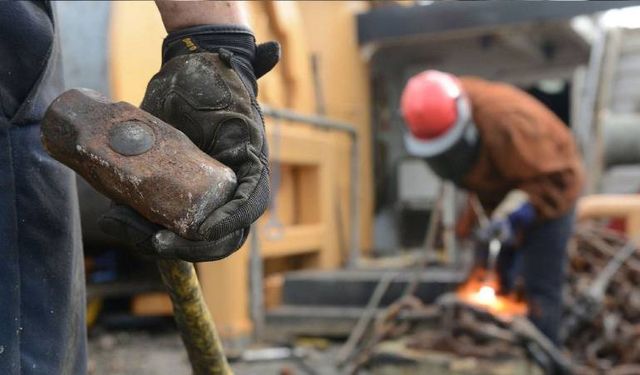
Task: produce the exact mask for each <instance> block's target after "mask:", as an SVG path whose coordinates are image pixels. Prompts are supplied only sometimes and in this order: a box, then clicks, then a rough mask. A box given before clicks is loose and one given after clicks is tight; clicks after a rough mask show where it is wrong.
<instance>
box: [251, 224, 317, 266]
mask: <svg viewBox="0 0 640 375" xmlns="http://www.w3.org/2000/svg"><path fill="white" fill-rule="evenodd" d="M324 234H325V228H324V225H322V224H308V225H295V226H290V227H285V228H284V229H283V232H282V238H269V237H268V236H265V235H264V234H262V233H261V235H260V248H261V250H262V256H263V257H264V258H273V257H282V256H287V255H295V254H306V253H312V252H317V251H319V250H320V249H321V248H322V245H323V238H324V237H325V236H324Z"/></svg>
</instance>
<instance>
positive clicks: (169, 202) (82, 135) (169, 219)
mask: <svg viewBox="0 0 640 375" xmlns="http://www.w3.org/2000/svg"><path fill="white" fill-rule="evenodd" d="M42 141H43V144H44V146H45V148H46V150H47V151H48V152H49V153H50V154H51V156H53V157H54V158H55V159H57V160H58V161H60V162H62V163H64V164H66V165H67V166H69V167H71V168H72V169H73V170H75V171H76V172H77V173H78V174H79V175H81V176H82V177H84V178H85V179H86V180H87V182H89V184H91V185H92V186H93V187H94V188H95V189H97V190H98V191H100V192H101V193H103V194H105V195H106V196H108V197H109V198H111V199H113V200H114V201H116V202H118V203H123V204H127V205H129V206H131V207H132V208H133V209H135V210H136V211H138V213H140V214H141V215H142V216H144V217H145V218H147V219H148V220H150V221H151V222H154V223H156V224H159V225H162V226H164V227H166V228H167V229H169V230H171V231H173V232H175V233H177V234H179V235H181V236H183V237H185V238H187V239H198V237H197V229H198V226H199V225H200V224H201V221H202V220H203V219H204V218H203V217H202V216H203V214H204V213H207V212H211V211H212V210H213V209H215V208H217V207H219V206H221V205H222V204H224V203H225V202H226V201H227V200H228V199H229V198H230V197H231V196H232V195H233V192H234V190H235V187H236V179H235V174H234V173H233V171H232V170H230V169H229V168H228V167H226V166H224V165H222V164H221V163H219V162H217V161H215V160H213V159H211V158H210V157H209V156H208V155H206V154H205V153H203V152H202V151H200V150H199V149H198V148H197V147H196V146H195V145H194V144H193V143H191V141H190V140H189V139H188V138H187V136H186V135H184V134H183V133H182V132H180V131H179V130H177V129H175V128H173V127H172V126H170V125H168V124H166V123H165V122H163V121H161V120H160V119H158V118H156V117H154V116H152V115H150V114H149V113H146V112H145V111H143V110H140V109H138V108H137V107H135V106H133V105H131V104H128V103H124V102H120V103H111V102H109V101H108V100H107V99H106V98H105V97H103V96H102V95H100V94H99V93H97V92H95V91H92V90H85V89H74V90H69V91H67V92H65V93H63V94H62V95H60V96H59V97H58V98H56V99H55V100H54V101H53V102H52V103H51V105H50V106H49V108H48V109H47V112H46V114H45V117H44V120H43V122H42ZM158 268H159V270H160V274H161V276H162V281H163V282H164V285H165V286H166V288H167V290H168V292H169V296H170V297H171V301H172V303H173V311H174V318H175V321H176V324H177V325H178V328H179V330H180V333H181V336H182V341H183V342H184V345H185V347H186V349H187V353H188V355H189V360H190V362H191V367H192V368H193V373H194V374H195V375H211V374H224V375H226V374H231V373H232V371H231V369H230V367H229V365H228V363H227V360H226V357H225V356H224V352H223V349H222V344H221V343H220V339H219V337H218V334H217V332H216V329H215V325H214V323H213V320H212V319H211V315H210V314H209V310H208V309H207V306H206V304H205V302H204V299H203V297H202V292H201V290H200V285H199V283H198V279H197V277H196V273H195V267H194V266H193V264H192V263H189V262H184V261H181V260H165V259H163V260H159V261H158Z"/></svg>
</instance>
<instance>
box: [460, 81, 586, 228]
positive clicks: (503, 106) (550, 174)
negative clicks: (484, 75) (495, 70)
mask: <svg viewBox="0 0 640 375" xmlns="http://www.w3.org/2000/svg"><path fill="white" fill-rule="evenodd" d="M460 81H461V83H462V86H463V87H464V90H465V91H466V93H467V95H468V97H469V99H470V102H471V107H472V113H473V120H474V122H475V125H476V127H477V128H478V132H479V134H480V138H481V146H480V153H479V156H478V161H477V162H476V164H475V165H474V166H473V167H472V169H471V171H470V172H469V173H468V174H467V176H466V178H465V180H464V185H465V186H466V187H467V188H468V189H469V190H472V191H473V192H475V193H476V194H477V195H478V198H479V199H480V202H481V203H482V205H483V206H484V207H485V209H486V210H487V211H488V212H491V211H493V209H495V208H496V206H497V205H498V204H499V203H500V202H501V201H502V199H503V198H504V197H505V196H506V194H507V193H508V192H509V191H511V190H513V189H521V190H524V191H525V192H527V193H528V194H529V199H530V202H531V203H532V204H533V206H534V207H535V208H536V211H537V213H538V217H539V218H540V219H552V218H557V217H559V216H561V215H563V214H564V213H566V212H567V211H569V210H570V209H571V208H572V207H573V205H574V204H575V201H576V199H577V197H578V195H579V194H580V192H581V190H582V184H583V179H584V177H583V175H584V173H583V170H582V164H581V161H580V156H579V154H578V151H577V148H576V144H575V142H574V140H573V137H572V135H571V133H570V131H569V129H568V128H567V126H566V125H565V124H564V123H563V122H562V121H561V120H560V119H559V118H558V117H557V116H556V115H555V114H554V113H553V112H551V111H550V110H549V109H547V108H546V107H545V106H544V105H543V104H542V103H540V102H538V101H537V100H536V99H535V98H533V97H531V96H530V95H528V94H527V93H525V92H523V91H522V90H519V89H517V88H515V87H513V86H511V85H507V84H502V83H494V82H489V81H485V80H482V79H479V78H473V77H461V78H460Z"/></svg>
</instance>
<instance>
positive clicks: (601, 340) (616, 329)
mask: <svg viewBox="0 0 640 375" xmlns="http://www.w3.org/2000/svg"><path fill="white" fill-rule="evenodd" d="M626 241H627V239H626V238H625V237H623V236H621V235H620V234H618V233H616V232H614V231H611V230H608V229H606V228H603V227H599V226H595V225H585V226H579V227H578V228H577V230H576V234H575V236H574V238H573V241H572V242H571V244H570V246H569V274H568V282H567V285H568V288H567V290H566V291H567V293H566V296H565V301H566V303H565V306H567V310H566V313H567V318H569V317H570V316H571V314H574V313H575V306H580V305H583V304H584V300H585V298H588V297H589V296H588V294H590V292H592V291H593V290H594V283H596V282H597V281H598V280H597V278H598V276H599V275H603V273H604V272H606V271H605V269H606V268H607V265H609V264H611V263H612V261H613V259H614V258H615V257H616V254H621V253H622V252H623V251H624V245H625V243H626ZM622 260H623V261H622V262H621V265H620V267H619V268H618V269H617V270H616V272H613V273H612V275H611V277H610V280H609V281H608V283H607V284H608V285H603V287H604V288H603V295H602V300H601V303H599V304H597V305H594V306H592V308H591V310H592V311H590V312H589V313H590V314H591V315H592V316H591V317H590V319H585V320H584V321H583V322H582V323H581V324H580V327H576V329H574V330H573V332H572V333H571V334H568V335H567V334H565V336H566V338H565V342H564V345H565V347H566V348H567V350H568V352H569V353H570V354H571V358H572V360H573V362H574V363H577V364H580V368H579V369H578V371H576V372H581V373H585V374H600V373H607V374H615V375H622V374H640V287H639V286H640V252H638V251H636V249H635V247H634V249H633V250H632V252H631V253H630V254H629V255H628V256H627V257H626V259H622ZM595 287H596V288H597V287H598V285H595ZM601 287H602V286H601ZM569 320H571V319H569ZM565 321H567V319H565ZM565 327H566V326H565Z"/></svg>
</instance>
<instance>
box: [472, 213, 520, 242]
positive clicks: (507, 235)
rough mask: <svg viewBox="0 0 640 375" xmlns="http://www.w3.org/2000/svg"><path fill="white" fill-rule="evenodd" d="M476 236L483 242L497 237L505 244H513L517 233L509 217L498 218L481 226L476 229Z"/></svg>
mask: <svg viewBox="0 0 640 375" xmlns="http://www.w3.org/2000/svg"><path fill="white" fill-rule="evenodd" d="M476 238H477V239H478V241H480V242H482V243H489V242H490V241H491V240H493V239H497V240H499V241H500V242H501V243H502V244H503V245H512V244H513V243H514V242H515V239H516V233H515V230H514V229H513V227H512V225H511V222H509V220H508V219H497V220H492V221H491V222H490V223H489V225H487V226H484V227H481V228H479V229H478V230H477V231H476Z"/></svg>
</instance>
